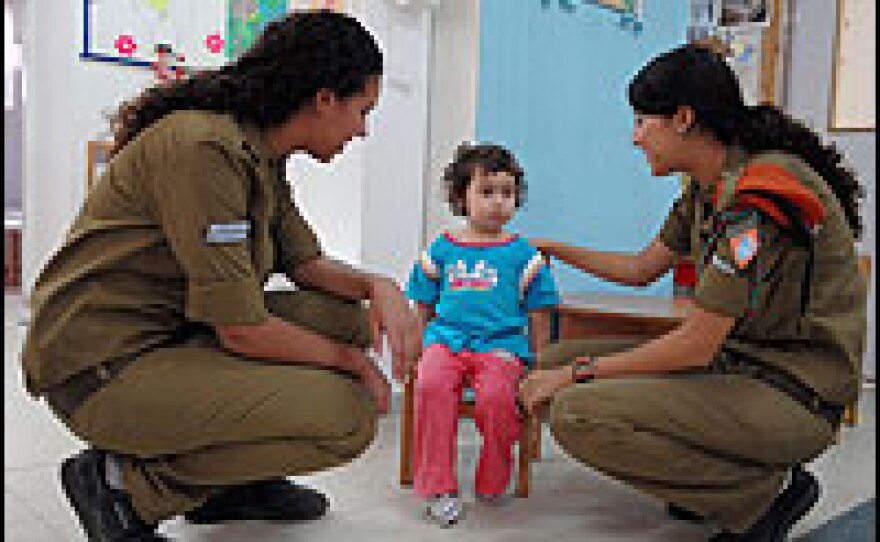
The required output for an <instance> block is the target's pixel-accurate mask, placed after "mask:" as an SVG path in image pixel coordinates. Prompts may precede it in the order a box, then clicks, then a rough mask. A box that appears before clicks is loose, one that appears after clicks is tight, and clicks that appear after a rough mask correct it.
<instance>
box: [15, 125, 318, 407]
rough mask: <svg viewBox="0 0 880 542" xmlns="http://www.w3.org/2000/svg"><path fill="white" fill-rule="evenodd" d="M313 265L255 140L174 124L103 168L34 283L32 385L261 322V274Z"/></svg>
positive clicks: (296, 216)
mask: <svg viewBox="0 0 880 542" xmlns="http://www.w3.org/2000/svg"><path fill="white" fill-rule="evenodd" d="M320 254H321V250H320V247H319V244H318V240H317V238H316V236H315V234H314V233H313V232H312V230H311V228H310V227H309V225H308V224H307V223H306V222H305V220H304V219H303V217H302V216H301V215H300V213H299V212H298V211H297V209H296V207H295V206H294V204H293V203H292V197H291V192H290V188H289V185H288V183H287V182H286V180H285V178H284V164H283V162H282V161H281V160H279V159H276V158H275V157H274V156H273V155H272V153H271V152H270V151H269V148H268V146H267V143H266V141H265V140H264V139H263V138H262V137H261V135H260V134H259V133H258V131H257V130H256V129H254V128H252V127H247V126H241V125H239V124H238V123H236V122H235V121H234V120H233V119H232V118H231V117H229V116H226V115H220V114H215V113H208V112H200V111H179V112H175V113H172V114H170V115H168V116H166V117H164V118H162V119H161V120H159V121H157V122H156V123H154V124H153V125H151V126H150V127H148V128H147V129H145V130H144V131H143V132H141V133H140V134H139V135H138V136H137V137H136V138H135V139H134V140H132V141H131V142H130V143H129V144H127V145H126V146H125V147H124V148H123V149H122V150H121V152H119V153H118V154H117V155H116V156H115V157H114V159H113V160H112V161H111V162H110V164H108V166H107V169H106V171H105V172H104V174H103V175H102V176H101V178H100V179H99V181H98V182H97V183H96V185H95V186H94V187H93V188H92V190H91V191H90V193H89V194H88V195H87V197H86V201H85V204H84V206H83V208H82V210H81V211H80V213H79V215H78V216H77V218H76V220H75V221H74V223H73V225H72V226H71V228H70V230H69V232H68V233H67V236H66V239H65V240H64V243H63V245H62V246H61V248H60V249H59V250H58V251H57V252H56V253H55V254H54V255H53V256H52V258H51V260H50V261H49V262H48V264H47V265H46V266H45V268H44V269H43V270H42V272H41V274H40V276H39V277H38V279H37V281H36V285H35V287H34V291H33V295H32V297H31V306H32V309H33V312H32V322H31V325H30V327H29V330H28V335H27V338H26V342H25V345H24V349H23V363H24V368H25V373H26V377H27V381H28V388H29V389H30V390H31V391H33V392H38V391H39V390H43V389H46V388H47V387H50V386H52V385H55V384H58V383H60V382H62V381H63V380H65V379H66V378H68V377H70V376H72V375H74V374H75V373H77V372H79V371H82V370H84V369H86V368H88V367H91V366H95V365H97V364H100V363H102V362H106V361H109V360H113V359H116V358H119V357H120V356H126V355H129V356H130V355H133V354H135V355H136V354H137V353H139V352H142V351H145V350H149V349H150V348H154V347H156V346H157V345H160V344H162V343H163V342H165V341H167V340H168V339H169V338H170V337H172V336H173V335H174V334H175V332H177V331H179V330H180V329H181V327H182V326H185V325H189V324H192V323H201V324H208V325H225V324H259V323H261V322H264V321H266V320H267V318H268V317H269V312H268V310H267V309H266V306H265V304H264V297H263V290H262V286H263V284H264V282H265V281H266V280H267V278H268V276H269V275H270V274H271V273H274V272H278V273H285V274H288V275H290V274H292V273H293V272H294V270H295V269H296V268H297V266H299V265H300V264H302V263H303V262H306V261H309V260H312V259H314V258H317V257H318V256H319V255H320Z"/></svg>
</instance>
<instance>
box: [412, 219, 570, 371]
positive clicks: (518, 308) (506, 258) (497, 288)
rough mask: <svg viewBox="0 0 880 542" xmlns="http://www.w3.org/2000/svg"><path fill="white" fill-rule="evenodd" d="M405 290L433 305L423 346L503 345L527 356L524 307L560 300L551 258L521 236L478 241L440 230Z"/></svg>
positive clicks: (482, 347)
mask: <svg viewBox="0 0 880 542" xmlns="http://www.w3.org/2000/svg"><path fill="white" fill-rule="evenodd" d="M406 293H407V296H408V297H409V298H410V299H412V300H414V301H416V302H418V303H421V304H423V305H433V306H434V311H435V313H436V317H435V318H434V319H433V320H431V322H430V323H429V324H428V325H427V326H426V327H425V334H424V337H423V344H424V346H425V347H427V346H429V345H432V344H443V345H446V346H448V347H449V349H450V350H452V351H453V352H461V351H462V350H468V351H471V352H490V351H492V350H506V351H508V352H510V353H511V354H514V355H516V356H517V357H518V358H520V359H522V360H524V361H526V362H529V361H530V360H531V359H532V357H533V356H532V353H531V351H530V349H529V339H528V331H529V317H528V311H530V310H534V309H538V308H541V307H550V306H554V305H558V304H559V294H558V292H557V290H556V283H555V281H554V280H553V275H552V273H551V272H550V266H549V264H548V263H547V261H546V259H545V258H544V256H543V255H542V254H541V253H540V252H538V250H537V249H535V248H534V247H532V246H531V245H529V244H528V242H527V241H526V240H525V239H523V238H521V237H519V236H513V237H511V238H510V239H507V240H501V241H497V242H482V243H476V242H465V241H460V240H457V239H454V238H453V237H452V236H451V235H450V234H449V233H444V234H442V235H440V236H439V237H437V239H435V240H434V242H433V243H431V246H430V247H429V248H428V250H426V251H424V252H423V253H422V255H421V257H420V258H419V261H418V262H416V263H415V265H414V266H413V269H412V273H411V274H410V278H409V284H408V285H407V292H406Z"/></svg>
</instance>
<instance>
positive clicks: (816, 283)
mask: <svg viewBox="0 0 880 542" xmlns="http://www.w3.org/2000/svg"><path fill="white" fill-rule="evenodd" d="M756 162H760V163H762V164H772V165H775V166H778V167H780V168H782V169H783V170H784V171H785V172H787V173H788V174H789V175H793V176H794V177H795V178H796V180H797V182H799V183H801V184H802V185H803V186H804V187H806V188H808V189H809V190H811V191H813V192H814V193H815V194H816V195H818V197H819V199H820V200H821V202H822V204H823V205H824V207H825V209H826V219H825V222H824V225H823V226H822V228H821V230H819V232H818V234H816V235H815V236H814V237H813V246H814V263H813V270H812V279H811V280H810V289H809V302H808V304H807V306H806V308H805V309H806V310H805V311H804V310H803V309H804V308H803V307H802V306H801V304H802V303H801V302H802V298H801V295H802V289H801V285H802V283H803V281H804V278H805V272H806V264H807V258H808V252H807V250H806V249H805V248H804V247H802V246H798V245H797V243H795V241H794V240H793V239H792V237H791V235H789V234H787V233H785V232H783V231H782V230H781V229H780V227H779V226H778V225H777V223H776V222H775V221H774V220H772V219H769V218H768V217H767V216H765V215H764V214H761V213H758V212H755V211H752V212H745V213H742V212H739V213H738V212H733V206H732V203H733V188H734V186H735V183H736V181H737V180H738V179H739V178H740V176H741V175H742V174H743V172H744V171H745V169H746V167H747V166H748V165H749V164H751V163H756ZM723 177H724V180H725V182H724V186H722V187H719V189H718V190H717V192H716V193H709V192H708V191H707V190H705V189H701V187H700V186H699V185H698V184H697V183H696V182H692V183H690V184H689V185H688V187H687V188H686V190H685V191H684V193H683V194H682V196H681V197H680V198H679V199H678V201H677V202H676V203H675V204H674V206H673V208H672V211H671V213H670V214H669V217H668V218H667V220H666V222H665V224H664V225H663V228H662V230H661V231H660V239H661V240H662V241H663V243H664V244H665V245H666V246H667V247H669V248H670V249H671V250H673V251H674V252H676V253H678V254H681V255H685V254H687V255H691V256H692V257H693V258H694V260H695V262H696V265H697V276H698V278H697V285H696V289H695V293H694V300H695V302H696V304H697V305H699V306H701V307H703V308H705V309H706V310H710V311H712V312H715V313H719V314H724V315H727V316H732V317H734V318H737V323H736V326H735V328H734V330H733V331H732V333H731V334H730V335H729V336H728V338H727V339H726V340H725V343H724V345H723V348H724V349H726V350H729V351H732V352H740V353H743V354H746V355H749V356H752V357H753V358H756V359H758V360H761V361H762V362H764V363H768V364H771V365H773V366H775V367H777V368H780V369H782V370H784V371H787V372H788V373H789V374H790V375H792V376H793V377H795V378H796V379H798V380H800V381H801V382H802V383H804V384H806V385H807V386H809V387H810V388H812V389H813V390H814V391H816V392H817V393H818V394H819V395H820V396H822V397H823V398H824V399H826V400H828V401H832V402H835V403H840V404H843V403H848V402H850V401H852V400H854V399H855V397H856V396H857V393H858V386H859V378H860V375H861V362H862V353H863V351H864V345H865V337H866V332H867V316H866V306H867V286H866V284H865V281H864V279H863V278H862V276H861V274H860V273H859V271H858V263H857V256H856V252H855V238H854V236H853V232H852V231H851V229H850V228H849V225H848V223H847V221H846V218H845V215H844V212H843V209H842V208H841V206H840V203H839V202H838V200H837V198H836V197H835V195H834V193H833V192H832V191H831V188H830V187H829V186H828V184H827V183H826V182H825V180H824V179H823V178H822V177H820V176H819V175H818V174H817V173H816V172H815V171H814V170H813V169H812V168H810V166H809V165H808V164H806V163H805V162H803V161H802V160H800V159H799V158H797V157H795V156H792V155H789V154H784V153H778V152H774V153H762V154H761V155H757V156H753V157H748V156H746V154H745V153H744V152H742V151H741V150H738V149H734V150H733V151H732V152H731V153H730V155H729V156H728V160H727V163H726V166H725V171H724V175H723Z"/></svg>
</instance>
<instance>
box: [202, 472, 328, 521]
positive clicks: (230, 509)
mask: <svg viewBox="0 0 880 542" xmlns="http://www.w3.org/2000/svg"><path fill="white" fill-rule="evenodd" d="M328 506H329V502H328V501H327V497H325V496H324V495H323V494H321V493H320V492H318V491H315V490H314V489H311V488H308V487H303V486H298V485H296V484H294V483H291V482H288V481H287V480H285V479H278V480H261V481H258V482H251V483H249V484H243V485H238V486H233V487H230V488H228V489H225V490H223V491H222V492H221V493H218V494H217V495H214V496H212V497H211V498H209V499H208V500H207V501H206V502H205V503H204V504H202V505H201V506H200V507H198V508H196V509H195V510H190V511H189V512H186V513H185V514H184V517H185V518H186V520H187V521H189V522H190V523H196V524H209V523H222V522H226V521H246V520H259V521H274V522H282V523H288V522H296V521H309V520H313V519H318V518H320V517H322V516H323V515H324V514H325V513H327V508H328Z"/></svg>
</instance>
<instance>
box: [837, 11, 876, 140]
mask: <svg viewBox="0 0 880 542" xmlns="http://www.w3.org/2000/svg"><path fill="white" fill-rule="evenodd" d="M876 27H877V0H838V2H837V36H836V38H835V45H834V75H833V83H832V84H833V88H832V92H831V107H830V108H829V110H830V112H831V118H830V120H829V130H830V131H839V132H841V131H875V130H876V129H877V120H876V112H877V103H876V101H877V83H876V76H877V61H876V35H875V31H876Z"/></svg>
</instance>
